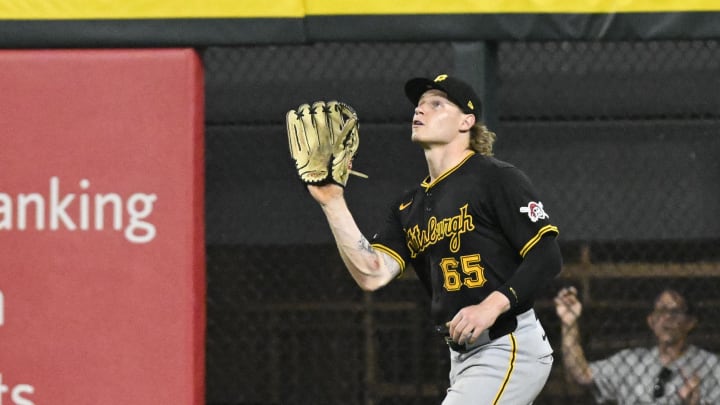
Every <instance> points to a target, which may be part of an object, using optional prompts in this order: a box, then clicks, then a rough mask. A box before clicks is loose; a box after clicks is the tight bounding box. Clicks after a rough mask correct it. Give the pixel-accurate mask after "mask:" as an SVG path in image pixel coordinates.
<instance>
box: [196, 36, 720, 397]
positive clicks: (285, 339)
mask: <svg viewBox="0 0 720 405" xmlns="http://www.w3.org/2000/svg"><path fill="white" fill-rule="evenodd" d="M202 56H203V61H204V64H205V68H206V73H205V74H206V96H207V134H206V139H207V141H206V142H207V144H206V146H207V172H206V179H207V185H206V186H207V194H206V196H207V242H208V252H207V253H208V280H209V281H208V282H209V284H208V288H209V290H208V346H207V347H208V350H207V398H208V402H209V403H214V404H254V403H258V404H266V403H276V404H340V403H342V404H355V403H356V404H437V403H439V402H440V401H441V399H442V397H443V394H444V389H445V388H446V387H447V371H448V364H447V349H446V347H445V346H444V345H443V343H442V342H441V341H440V340H439V339H438V338H436V337H435V336H434V335H433V334H432V333H431V328H430V324H429V320H428V317H427V314H428V311H427V302H426V297H425V293H424V291H423V290H422V289H421V287H420V284H419V283H418V282H417V281H416V280H414V277H413V275H412V273H411V272H410V274H408V277H406V278H404V279H401V280H399V281H397V282H395V283H392V284H391V285H390V286H388V287H387V288H385V289H383V290H381V291H379V292H377V293H374V294H365V293H362V292H361V291H360V290H359V288H357V287H356V286H355V285H354V283H353V282H352V280H351V278H350V277H349V275H348V274H347V272H346V270H345V269H344V267H343V265H342V262H341V261H340V258H339V256H338V254H337V251H336V249H335V246H334V244H333V240H332V236H331V234H330V231H329V229H328V227H327V223H326V222H325V219H324V216H323V215H322V213H321V211H320V209H319V208H318V207H317V205H316V204H315V203H314V201H313V200H312V199H311V198H310V197H309V196H308V195H307V193H306V191H305V190H304V189H303V187H302V186H301V185H300V184H299V183H298V181H297V180H296V178H295V176H294V171H293V166H292V163H291V162H290V159H289V154H288V149H287V139H286V134H285V124H284V117H285V112H286V111H287V110H289V109H292V108H296V107H297V106H298V105H299V104H301V103H305V102H309V101H310V102H311V101H314V100H328V99H338V100H342V101H345V102H347V103H349V104H350V105H352V106H353V107H355V108H356V109H357V111H358V113H359V116H360V122H361V124H360V125H361V126H360V134H361V142H360V153H359V156H358V158H357V159H356V161H355V163H354V168H356V169H357V170H360V171H363V172H365V173H367V174H369V175H370V178H369V179H368V180H363V179H359V178H351V180H350V183H349V185H348V187H347V191H346V198H347V199H348V203H349V205H350V206H351V209H352V210H353V212H354V214H355V216H356V219H357V221H358V223H359V225H360V227H361V229H362V230H363V231H364V232H365V233H366V234H369V235H371V234H372V233H373V232H374V230H375V227H376V226H377V225H378V224H379V223H380V222H379V221H381V220H382V218H384V215H385V212H386V211H385V210H386V209H387V207H388V204H389V201H390V200H391V199H394V198H395V197H396V195H397V193H398V192H399V191H400V190H402V189H403V188H405V187H409V186H414V185H417V183H418V182H419V181H421V180H422V178H423V177H424V176H425V175H426V168H425V162H424V158H423V156H422V153H421V152H420V150H419V149H418V148H417V147H416V146H414V145H413V144H412V143H411V142H410V141H409V139H408V138H409V132H410V131H409V122H410V119H411V115H412V106H411V105H410V103H409V102H408V101H407V100H406V98H405V96H404V94H403V91H402V86H403V84H404V82H405V80H407V79H408V78H410V77H414V76H426V77H434V76H435V75H436V74H438V73H444V72H449V73H458V74H463V75H466V77H467V78H468V80H471V81H473V80H474V81H476V82H477V83H478V84H479V86H480V88H481V89H482V91H483V93H484V94H485V95H486V96H487V98H488V99H489V100H490V102H489V103H488V106H487V110H488V111H489V112H490V113H492V115H491V116H488V117H487V120H488V122H489V123H492V127H493V128H492V129H494V130H495V131H496V132H497V134H498V141H497V143H496V148H495V152H496V156H497V157H498V158H501V159H504V160H507V161H510V162H512V163H514V164H516V165H517V166H518V167H520V168H521V169H523V170H524V171H525V172H526V173H528V175H529V176H530V177H531V178H532V179H533V181H534V183H535V185H536V187H537V188H538V190H539V192H540V194H541V196H542V198H543V203H544V204H545V207H546V208H547V210H548V212H549V213H550V215H551V218H552V220H553V223H554V224H557V225H558V226H559V228H560V239H559V240H560V243H561V246H562V249H563V253H564V256H565V271H564V273H563V275H562V276H561V277H560V278H559V279H558V280H556V282H555V283H553V284H552V285H549V286H547V287H546V288H544V289H543V292H542V293H541V296H540V297H539V298H538V312H539V314H540V317H541V320H542V321H543V322H544V324H545V326H546V329H547V333H548V335H549V336H550V338H551V341H552V343H553V345H554V346H555V347H556V349H557V351H556V362H555V366H554V369H553V374H552V376H551V380H550V381H549V383H548V385H547V387H546V389H545V390H544V392H543V393H542V395H541V397H540V398H539V399H538V401H537V402H536V403H538V404H565V403H592V401H591V397H590V396H588V393H587V392H585V391H584V390H581V389H579V388H578V387H576V386H574V385H573V384H568V383H566V381H565V376H564V371H563V367H562V362H561V354H560V351H559V342H560V336H559V325H558V322H557V319H556V317H555V315H554V308H553V307H552V304H551V298H552V296H553V295H554V294H555V292H556V291H557V289H558V288H559V287H560V286H561V285H566V284H573V285H576V286H577V287H578V288H579V289H580V290H581V291H582V294H583V299H584V300H585V304H586V308H585V311H584V315H583V318H582V324H583V332H584V341H585V342H584V343H585V346H586V350H587V356H588V358H589V359H590V360H593V359H599V358H600V357H601V356H604V355H607V354H610V353H613V352H615V351H617V350H619V349H621V348H624V347H626V346H632V345H638V344H639V345H649V344H652V340H651V336H650V334H649V331H648V328H647V326H646V323H645V316H646V314H647V313H648V312H649V310H650V308H651V307H652V299H653V298H654V295H655V294H656V293H657V291H658V290H659V288H660V287H662V286H664V285H667V284H672V285H676V286H682V287H686V288H687V289H688V291H690V292H691V296H692V297H693V299H695V300H697V301H698V304H699V307H700V308H701V313H702V315H703V320H702V321H701V322H702V323H701V326H700V327H699V328H698V331H696V333H695V334H694V335H693V337H694V339H695V342H697V343H698V344H702V345H703V346H704V347H706V348H709V349H712V350H715V349H717V348H718V343H717V342H718V339H717V338H718V337H720V336H718V332H719V331H718V330H717V327H716V326H714V325H713V324H714V323H715V322H713V321H714V320H717V319H718V312H717V310H716V305H715V304H716V302H717V299H716V298H715V293H714V291H716V288H717V287H718V284H719V283H718V279H717V278H716V274H718V270H720V266H719V265H718V259H719V256H720V254H719V249H718V241H719V240H720V221H719V220H718V215H717V213H718V208H720V206H719V204H718V197H720V195H719V194H720V187H718V184H719V183H720V166H719V165H718V157H720V138H718V136H717V133H718V131H719V130H720V119H719V118H720V117H719V116H718V111H720V96H719V94H720V75H719V74H718V73H720V48H719V47H718V42H716V41H713V40H707V41H637V42H633V41H629V42H609V41H605V42H597V41H592V42H578V41H575V42H555V41H551V42H518V41H512V42H499V43H496V44H492V45H487V44H483V43H475V42H406V43H400V42H393V43H374V42H373V43H364V42H357V43H333V42H331V43H317V44H307V45H286V46H275V45H273V46H247V47H244V46H243V47H211V48H207V49H204V50H203V52H202Z"/></svg>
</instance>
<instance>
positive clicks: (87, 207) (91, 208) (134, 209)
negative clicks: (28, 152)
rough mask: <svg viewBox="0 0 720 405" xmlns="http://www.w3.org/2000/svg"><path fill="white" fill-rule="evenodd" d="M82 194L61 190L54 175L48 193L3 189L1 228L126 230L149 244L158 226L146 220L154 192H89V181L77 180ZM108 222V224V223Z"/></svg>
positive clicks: (136, 240) (131, 237)
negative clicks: (124, 196)
mask: <svg viewBox="0 0 720 405" xmlns="http://www.w3.org/2000/svg"><path fill="white" fill-rule="evenodd" d="M78 186H79V189H80V190H79V191H80V192H79V193H73V192H62V191H61V189H60V179H59V178H58V177H51V178H50V181H49V186H48V192H47V194H46V195H44V194H42V193H39V192H30V193H18V194H16V195H14V196H13V195H11V194H8V193H4V192H2V191H0V232H1V231H11V230H13V229H14V230H17V231H26V230H36V231H43V230H45V229H47V230H49V231H61V230H67V231H77V230H80V231H102V230H105V229H106V228H109V229H112V230H114V231H123V234H124V236H125V239H127V240H128V241H129V242H132V243H148V242H150V241H152V240H153V239H154V238H155V235H156V233H157V229H156V228H155V225H154V224H153V223H151V222H148V221H147V219H148V217H150V215H151V214H152V212H153V205H154V203H155V201H156V200H157V195H155V194H145V193H134V194H131V195H129V196H128V197H127V199H123V197H122V196H121V195H119V194H117V193H104V194H100V193H95V194H92V193H90V192H88V190H89V189H90V181H89V180H87V179H82V180H80V182H79V183H78ZM106 222H109V224H106Z"/></svg>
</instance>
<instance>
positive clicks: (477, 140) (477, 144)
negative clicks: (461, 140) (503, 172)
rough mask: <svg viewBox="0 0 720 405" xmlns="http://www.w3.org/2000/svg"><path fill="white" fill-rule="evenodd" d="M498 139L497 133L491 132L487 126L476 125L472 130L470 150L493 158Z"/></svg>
mask: <svg viewBox="0 0 720 405" xmlns="http://www.w3.org/2000/svg"><path fill="white" fill-rule="evenodd" d="M496 138H497V135H495V132H493V131H491V130H489V129H488V128H487V127H486V126H485V124H483V123H476V124H475V125H473V126H472V128H470V149H472V150H474V151H475V152H477V153H479V154H481V155H485V156H492V155H493V144H494V143H495V139H496Z"/></svg>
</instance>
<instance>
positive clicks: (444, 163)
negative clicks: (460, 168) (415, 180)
mask: <svg viewBox="0 0 720 405" xmlns="http://www.w3.org/2000/svg"><path fill="white" fill-rule="evenodd" d="M470 153H472V151H471V150H470V149H468V148H467V147H462V148H460V147H453V146H452V145H443V146H442V147H437V148H426V149H425V160H426V161H427V166H428V173H429V175H430V180H431V181H432V180H435V179H436V178H438V177H440V176H441V175H442V174H443V173H445V172H446V171H448V170H450V169H452V168H453V167H455V166H457V165H458V164H459V163H460V162H462V160H463V159H465V158H466V157H467V156H468V155H469V154H470Z"/></svg>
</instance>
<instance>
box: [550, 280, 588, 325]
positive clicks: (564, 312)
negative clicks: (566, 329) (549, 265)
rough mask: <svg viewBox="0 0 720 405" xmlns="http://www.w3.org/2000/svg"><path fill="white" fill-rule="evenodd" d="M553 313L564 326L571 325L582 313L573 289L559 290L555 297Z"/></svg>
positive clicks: (580, 304)
mask: <svg viewBox="0 0 720 405" xmlns="http://www.w3.org/2000/svg"><path fill="white" fill-rule="evenodd" d="M555 312H557V315H558V317H559V318H560V321H561V322H562V323H563V324H565V325H573V324H575V322H577V320H578V318H579V317H580V314H581V313H582V303H580V300H578V297H577V290H576V289H575V287H566V288H563V289H561V290H560V291H559V292H558V294H557V296H555Z"/></svg>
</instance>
